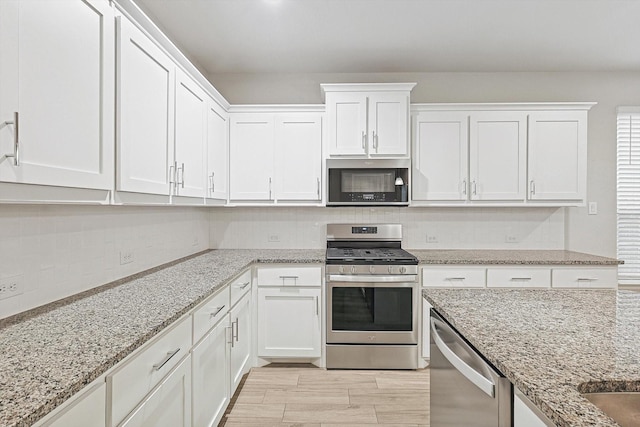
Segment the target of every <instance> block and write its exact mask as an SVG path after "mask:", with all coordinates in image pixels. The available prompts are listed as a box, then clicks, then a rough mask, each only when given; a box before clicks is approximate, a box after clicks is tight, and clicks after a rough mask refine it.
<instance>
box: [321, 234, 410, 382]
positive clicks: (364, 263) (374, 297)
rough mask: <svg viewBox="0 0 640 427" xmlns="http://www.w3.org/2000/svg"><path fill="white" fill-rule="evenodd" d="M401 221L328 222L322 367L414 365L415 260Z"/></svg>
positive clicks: (384, 367)
mask: <svg viewBox="0 0 640 427" xmlns="http://www.w3.org/2000/svg"><path fill="white" fill-rule="evenodd" d="M401 242H402V225H400V224H366V225H365V224H357V225H353V224H327V258H326V283H327V352H326V356H327V361H326V363H327V368H328V369H332V368H343V369H416V368H417V367H418V310H419V304H418V301H419V289H418V280H417V277H418V260H417V259H416V257H415V256H413V255H411V254H410V253H409V252H407V251H405V250H404V249H402V247H401Z"/></svg>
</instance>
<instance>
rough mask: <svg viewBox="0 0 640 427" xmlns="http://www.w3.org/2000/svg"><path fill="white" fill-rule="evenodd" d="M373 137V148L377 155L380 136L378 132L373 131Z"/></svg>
mask: <svg viewBox="0 0 640 427" xmlns="http://www.w3.org/2000/svg"><path fill="white" fill-rule="evenodd" d="M371 137H372V138H373V148H375V149H376V153H377V152H378V135H376V131H375V130H374V131H371Z"/></svg>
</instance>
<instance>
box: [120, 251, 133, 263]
mask: <svg viewBox="0 0 640 427" xmlns="http://www.w3.org/2000/svg"><path fill="white" fill-rule="evenodd" d="M133 260H134V256H133V251H132V250H127V251H120V265H125V264H131V263H132V262H133Z"/></svg>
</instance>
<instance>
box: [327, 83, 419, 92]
mask: <svg viewBox="0 0 640 427" xmlns="http://www.w3.org/2000/svg"><path fill="white" fill-rule="evenodd" d="M416 84H417V83H323V84H321V85H320V87H321V88H322V91H323V92H325V93H326V92H398V91H411V89H413V88H414V87H415V85H416Z"/></svg>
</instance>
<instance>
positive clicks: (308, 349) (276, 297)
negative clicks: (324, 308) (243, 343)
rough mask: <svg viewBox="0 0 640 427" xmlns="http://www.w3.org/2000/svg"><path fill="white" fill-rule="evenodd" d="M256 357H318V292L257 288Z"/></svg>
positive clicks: (291, 288)
mask: <svg viewBox="0 0 640 427" xmlns="http://www.w3.org/2000/svg"><path fill="white" fill-rule="evenodd" d="M258 356H261V357H320V289H317V288H316V289H305V288H298V287H293V286H292V287H283V288H260V289H258Z"/></svg>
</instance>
